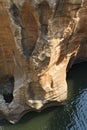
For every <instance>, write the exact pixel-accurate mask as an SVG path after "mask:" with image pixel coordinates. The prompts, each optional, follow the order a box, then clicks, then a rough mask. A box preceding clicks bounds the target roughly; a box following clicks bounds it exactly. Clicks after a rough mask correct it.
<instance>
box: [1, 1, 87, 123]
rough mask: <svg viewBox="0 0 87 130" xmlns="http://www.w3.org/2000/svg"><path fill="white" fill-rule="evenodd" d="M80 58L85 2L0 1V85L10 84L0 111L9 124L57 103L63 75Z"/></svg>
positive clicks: (86, 48)
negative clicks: (7, 78)
mask: <svg viewBox="0 0 87 130" xmlns="http://www.w3.org/2000/svg"><path fill="white" fill-rule="evenodd" d="M85 60H87V0H0V81H1V83H2V84H5V85H6V83H7V80H6V77H10V78H11V81H13V82H14V84H13V85H12V87H10V89H12V88H13V89H12V90H11V91H10V90H9V91H8V88H5V90H4V89H3V92H2V93H1V94H0V112H1V113H3V114H4V115H5V116H6V118H7V119H8V120H9V121H10V122H11V123H15V122H17V121H18V120H19V119H20V118H21V116H23V115H24V113H26V112H28V111H34V110H35V111H40V110H42V109H44V108H45V107H48V106H51V105H60V104H63V103H64V102H65V101H66V100H67V91H68V90H67V83H66V71H67V70H68V69H69V68H70V67H71V66H72V64H74V63H77V62H81V61H85ZM12 78H13V80H12ZM4 80H5V82H4ZM8 86H9V85H8ZM10 86H11V85H10ZM8 94H11V95H13V97H12V100H10V102H8V100H6V95H8Z"/></svg>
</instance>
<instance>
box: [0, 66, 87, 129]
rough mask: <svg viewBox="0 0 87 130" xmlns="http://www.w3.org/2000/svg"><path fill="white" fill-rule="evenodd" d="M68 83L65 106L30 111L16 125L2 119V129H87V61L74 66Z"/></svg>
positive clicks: (0, 125)
mask: <svg viewBox="0 0 87 130" xmlns="http://www.w3.org/2000/svg"><path fill="white" fill-rule="evenodd" d="M67 83H68V101H67V104H66V105H65V106H61V107H52V108H48V109H45V110H44V111H42V112H41V113H36V112H31V113H28V114H26V115H25V116H24V117H23V118H22V119H21V120H20V121H19V123H17V124H15V125H12V124H10V123H8V122H7V121H6V120H4V119H3V120H2V119H1V120H0V130H87V63H81V64H77V65H75V66H73V67H72V68H71V69H70V71H69V73H68V76H67Z"/></svg>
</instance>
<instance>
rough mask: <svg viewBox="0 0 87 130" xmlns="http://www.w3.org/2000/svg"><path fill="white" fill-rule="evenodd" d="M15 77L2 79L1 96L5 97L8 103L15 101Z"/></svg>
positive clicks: (0, 80)
mask: <svg viewBox="0 0 87 130" xmlns="http://www.w3.org/2000/svg"><path fill="white" fill-rule="evenodd" d="M13 90H14V77H13V76H6V77H4V78H1V79H0V94H1V95H3V97H4V100H5V102H6V103H10V102H11V101H12V100H13Z"/></svg>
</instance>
